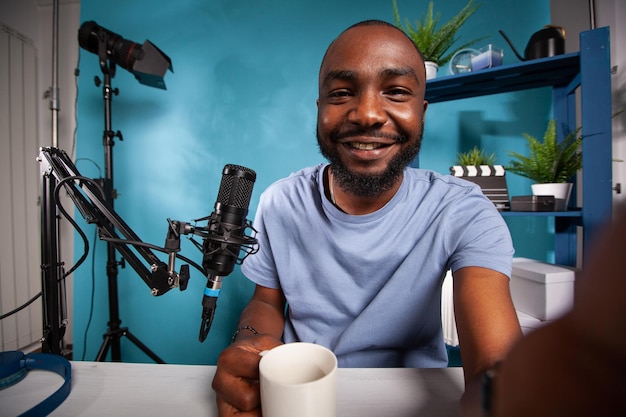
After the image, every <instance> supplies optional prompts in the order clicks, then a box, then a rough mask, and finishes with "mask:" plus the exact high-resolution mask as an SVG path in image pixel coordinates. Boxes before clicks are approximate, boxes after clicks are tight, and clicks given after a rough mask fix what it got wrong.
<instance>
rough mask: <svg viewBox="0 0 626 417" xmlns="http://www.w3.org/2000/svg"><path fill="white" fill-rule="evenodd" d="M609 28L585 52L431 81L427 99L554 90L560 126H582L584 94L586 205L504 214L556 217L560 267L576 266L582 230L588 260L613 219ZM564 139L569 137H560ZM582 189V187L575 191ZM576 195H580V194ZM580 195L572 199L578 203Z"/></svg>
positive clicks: (590, 39) (589, 38)
mask: <svg viewBox="0 0 626 417" xmlns="http://www.w3.org/2000/svg"><path fill="white" fill-rule="evenodd" d="M610 66H611V62H610V44H609V28H608V27H604V28H599V29H594V30H589V31H585V32H582V33H581V34H580V51H579V52H576V53H570V54H564V55H558V56H555V57H550V58H541V59H536V60H532V61H525V62H521V63H519V64H512V65H504V66H500V67H495V68H490V69H485V70H481V71H477V72H474V73H471V72H470V73H466V74H460V75H453V76H448V77H440V78H435V79H432V80H429V81H427V83H426V100H428V101H429V102H430V103H439V102H444V101H450V100H458V99H463V98H469V97H479V96H485V95H492V94H500V93H507V92H513V91H520V90H528V89H533V88H542V87H551V88H552V97H553V114H554V118H555V119H557V121H558V123H557V125H558V126H567V129H568V131H573V130H575V129H576V127H577V123H576V115H577V110H578V109H577V100H576V92H577V91H580V117H581V120H580V123H579V124H578V125H579V126H582V132H581V133H582V135H583V171H582V200H581V201H582V206H581V207H570V208H569V209H568V211H566V212H553V213H528V212H523V213H522V212H503V215H504V216H553V217H554V218H555V220H554V224H555V242H554V252H555V262H556V263H557V264H560V265H571V266H575V265H576V259H577V247H578V245H577V237H576V229H577V226H582V228H583V259H585V254H587V253H588V252H589V249H590V245H591V244H592V243H593V239H594V236H595V234H596V233H597V231H598V229H599V228H600V226H602V225H603V224H604V222H606V221H607V220H608V219H610V218H611V205H612V187H613V184H612V180H613V179H612V166H611V164H612V144H611V140H612V134H611V69H610ZM559 134H560V135H561V136H562V135H563V132H559ZM575 189H576V187H575ZM574 194H575V193H574ZM575 199H576V198H575V195H574V196H573V198H572V200H575Z"/></svg>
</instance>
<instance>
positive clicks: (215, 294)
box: [204, 288, 221, 298]
mask: <svg viewBox="0 0 626 417" xmlns="http://www.w3.org/2000/svg"><path fill="white" fill-rule="evenodd" d="M220 291H221V290H214V289H213V288H205V289H204V295H206V296H207V297H215V298H217V297H219V295H220Z"/></svg>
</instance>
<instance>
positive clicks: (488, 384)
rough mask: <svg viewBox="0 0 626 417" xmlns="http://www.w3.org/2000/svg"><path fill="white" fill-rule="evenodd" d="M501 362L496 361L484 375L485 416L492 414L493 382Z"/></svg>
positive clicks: (483, 399) (483, 405)
mask: <svg viewBox="0 0 626 417" xmlns="http://www.w3.org/2000/svg"><path fill="white" fill-rule="evenodd" d="M499 365H500V363H499V362H498V363H496V364H495V365H494V366H492V367H491V368H489V369H487V370H486V371H485V373H484V374H483V377H482V385H483V387H482V394H483V396H482V408H483V416H484V417H489V416H490V415H491V408H492V405H493V384H494V382H495V379H496V377H497V376H498V367H499Z"/></svg>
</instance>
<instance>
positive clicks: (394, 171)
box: [316, 121, 424, 197]
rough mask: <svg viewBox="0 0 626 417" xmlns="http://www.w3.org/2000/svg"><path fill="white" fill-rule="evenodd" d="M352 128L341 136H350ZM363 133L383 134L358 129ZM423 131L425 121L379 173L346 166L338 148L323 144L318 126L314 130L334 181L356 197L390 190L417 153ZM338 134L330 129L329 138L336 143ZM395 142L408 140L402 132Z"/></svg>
mask: <svg viewBox="0 0 626 417" xmlns="http://www.w3.org/2000/svg"><path fill="white" fill-rule="evenodd" d="M354 133H355V132H351V133H350V134H347V135H346V134H344V135H341V137H346V136H351V135H353V134H354ZM359 133H363V134H364V135H365V136H370V137H382V136H383V135H381V134H380V133H377V131H375V132H359ZM423 133H424V122H423V121H422V128H421V129H420V131H419V133H418V134H417V137H416V138H415V139H414V140H413V141H412V144H411V145H409V146H408V147H407V148H405V149H404V150H403V151H402V152H400V153H398V154H396V155H395V156H394V157H393V159H392V160H391V161H390V162H389V165H388V166H387V169H386V170H385V171H384V172H382V173H380V174H359V173H357V172H354V171H352V170H350V168H348V166H347V165H345V164H344V163H343V161H342V160H341V158H340V157H339V153H338V152H337V149H336V148H335V147H333V146H331V145H328V144H326V143H325V142H324V141H322V140H320V136H319V130H318V131H317V132H316V136H317V144H318V146H319V149H320V152H321V153H322V155H323V156H324V157H325V158H326V159H327V160H328V161H329V162H330V165H331V167H332V170H333V179H334V180H336V181H337V184H338V185H339V186H340V187H341V189H342V190H344V191H345V192H347V193H349V194H352V195H354V196H356V197H378V196H380V195H381V194H383V193H384V192H386V191H388V190H390V189H391V188H392V187H393V186H394V185H395V184H396V182H397V180H398V178H400V177H401V176H402V172H403V171H404V168H406V167H407V166H408V165H409V164H410V163H411V161H413V160H414V159H415V157H416V156H417V155H418V154H419V151H420V148H421V145H422V136H423ZM339 137H340V136H339V135H338V134H337V132H331V133H330V142H331V143H333V144H335V145H336V144H337V139H338V138H339ZM394 139H395V140H396V142H398V143H408V142H409V140H408V136H407V135H404V134H400V135H398V136H397V137H396V138H394Z"/></svg>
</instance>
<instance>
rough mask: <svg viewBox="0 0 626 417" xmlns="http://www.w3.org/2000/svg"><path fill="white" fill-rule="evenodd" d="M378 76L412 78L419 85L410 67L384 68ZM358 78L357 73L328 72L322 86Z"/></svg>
mask: <svg viewBox="0 0 626 417" xmlns="http://www.w3.org/2000/svg"><path fill="white" fill-rule="evenodd" d="M379 75H380V76H381V77H382V78H387V79H388V78H395V77H410V78H413V79H414V80H415V81H416V82H418V83H419V79H418V77H417V74H416V72H415V70H414V69H413V68H411V67H403V68H385V69H384V70H382V71H380V73H379ZM357 76H358V74H357V72H355V71H352V70H335V71H329V72H328V74H326V76H325V77H324V84H325V83H327V82H329V81H333V80H344V81H347V80H354V79H356V78H357Z"/></svg>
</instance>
